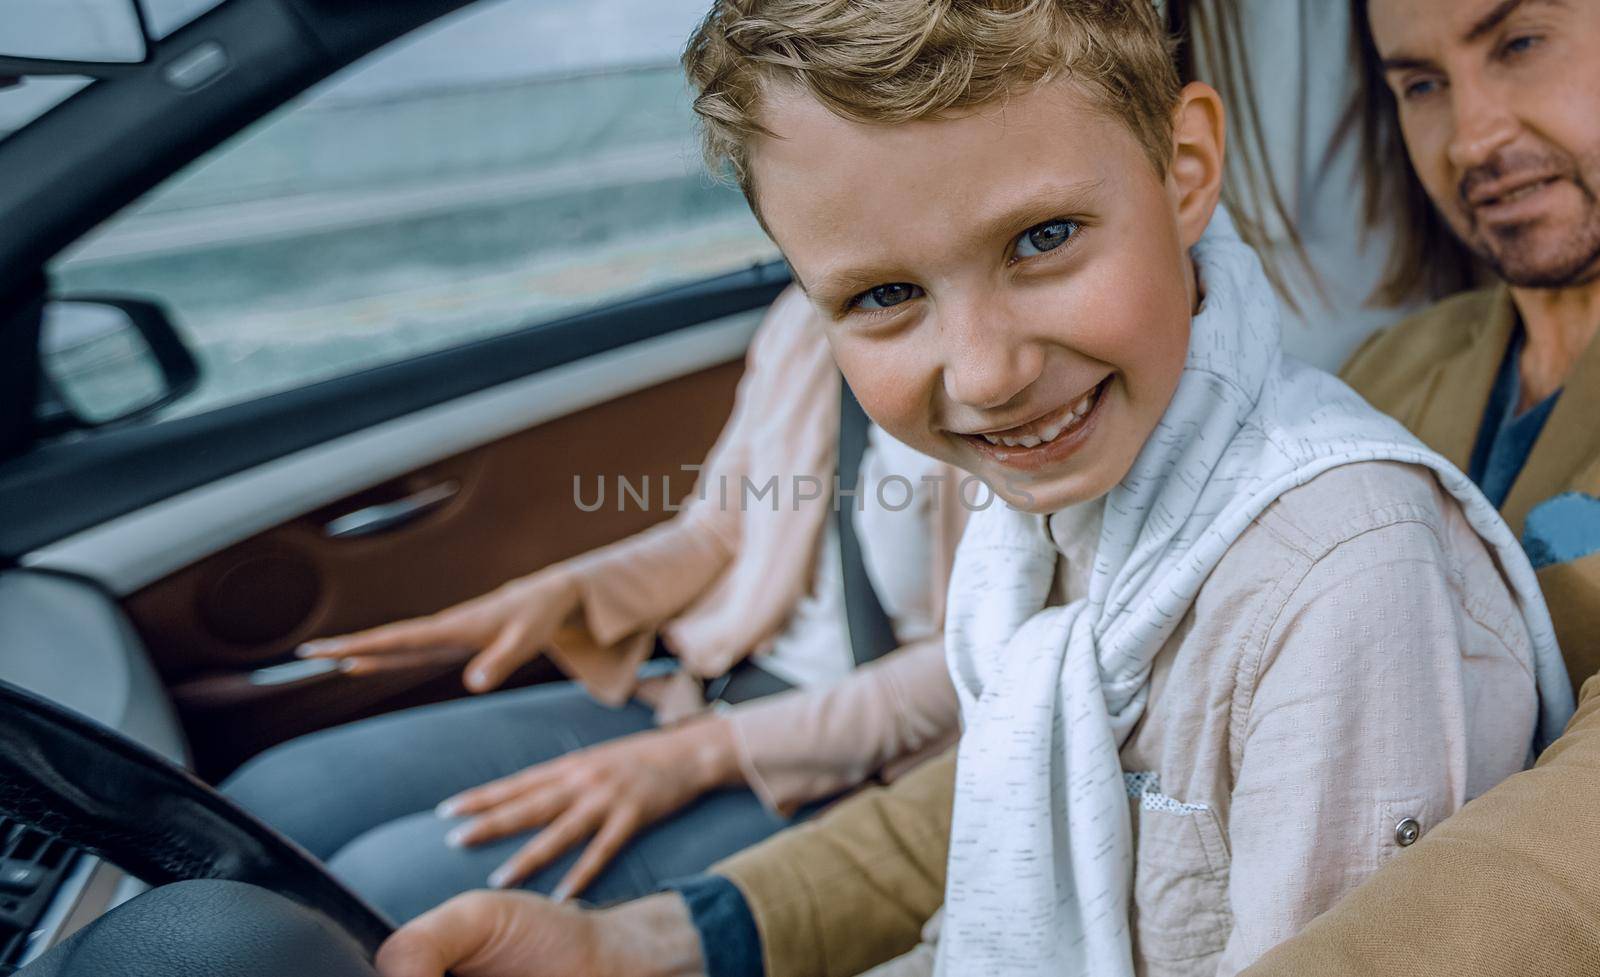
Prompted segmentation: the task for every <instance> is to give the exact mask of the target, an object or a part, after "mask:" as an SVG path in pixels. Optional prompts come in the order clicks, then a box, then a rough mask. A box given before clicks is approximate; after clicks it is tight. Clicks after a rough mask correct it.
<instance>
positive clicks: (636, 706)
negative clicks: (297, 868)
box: [222, 682, 790, 922]
mask: <svg viewBox="0 0 1600 977" xmlns="http://www.w3.org/2000/svg"><path fill="white" fill-rule="evenodd" d="M653 728H655V720H654V717H653V715H652V713H651V711H650V709H649V708H648V707H647V706H645V705H643V704H641V703H638V702H631V703H629V704H627V705H625V706H623V707H622V708H620V709H612V708H610V707H608V706H603V705H600V704H599V703H596V702H595V701H594V700H593V699H591V698H589V696H588V695H587V694H586V693H585V692H584V691H583V690H582V689H581V688H580V687H578V686H576V685H573V684H571V683H568V682H561V683H556V684H553V685H543V686H537V687H534V688H529V689H517V690H513V691H509V692H497V693H493V694H491V695H486V696H482V697H478V698H472V699H464V700H459V701H454V702H446V703H441V704H439V705H433V706H422V707H420V708H416V709H408V710H405V711H403V712H397V713H392V714H390V715H386V716H378V717H375V718H373V719H367V720H363V721H361V722H357V723H351V724H350V725H348V726H340V727H337V728H335V729H329V730H324V731H322V732H318V733H313V734H311V735H309V736H303V737H301V738H299V739H297V740H294V741H292V742H289V743H285V744H283V745H282V746H279V747H276V748H274V749H272V750H269V751H267V752H266V753H263V754H262V755H260V756H258V757H256V758H255V759H253V760H251V761H250V762H249V763H247V764H245V765H244V766H243V767H241V768H240V769H239V771H238V772H237V773H235V774H234V775H233V776H232V777H231V778H230V779H229V780H228V782H227V783H226V784H224V785H223V788H222V789H223V792H224V793H226V794H228V795H229V796H230V797H232V798H233V799H234V800H236V801H238V802H239V803H240V804H242V805H243V806H244V807H245V808H247V809H249V810H250V811H252V812H254V813H255V814H256V815H257V816H258V817H260V818H261V819H262V820H264V821H266V822H267V823H268V824H270V825H272V826H273V827H275V828H277V829H278V830H279V831H282V832H283V833H284V834H286V835H288V836H289V837H290V838H293V839H294V840H295V841H296V842H298V843H299V844H300V845H302V846H303V847H305V848H306V849H307V850H308V851H310V852H311V853H312V854H314V855H316V856H317V857H318V858H321V859H323V860H324V861H325V862H327V863H328V866H329V868H330V869H332V871H333V873H334V874H335V875H336V876H338V877H339V878H341V879H343V880H344V881H345V882H346V883H347V884H348V885H350V887H351V888H353V889H355V891H357V892H359V893H360V894H361V895H363V896H365V897H366V898H367V899H368V900H369V901H370V902H372V904H373V905H374V906H376V907H377V908H378V909H380V910H382V911H383V912H384V913H385V914H387V915H388V916H389V917H390V918H392V919H393V920H395V921H396V922H404V921H405V920H408V919H411V918H413V917H415V916H417V915H419V914H421V913H423V912H425V911H427V910H428V909H431V908H432V907H434V906H435V905H438V904H439V903H440V902H443V901H444V900H446V899H448V898H450V897H451V896H453V895H456V894H458V893H461V892H465V891H467V890H469V889H479V888H483V887H484V886H485V884H486V882H485V880H486V879H487V878H488V875H489V873H490V872H492V871H493V870H494V869H495V868H497V867H498V866H499V865H500V864H501V863H502V862H504V861H505V859H506V858H508V857H509V856H510V855H511V854H512V853H513V852H514V851H516V849H517V848H519V847H520V846H521V845H522V844H523V843H525V842H526V841H527V840H528V838H529V837H530V834H522V835H517V836H513V837H511V838H506V839H503V840H501V841H499V842H495V843H491V844H487V845H483V846H481V847H477V848H469V849H454V848H450V847H449V846H447V845H446V844H445V842H444V836H445V834H446V833H447V832H448V831H449V830H450V828H452V827H453V826H454V825H455V824H456V823H458V822H456V821H454V820H443V819H440V818H438V817H437V816H435V815H434V813H433V808H434V806H435V805H436V804H438V803H439V802H440V801H441V800H443V799H445V798H446V797H449V796H450V795H452V794H455V793H457V792H459V791H462V790H465V789H467V788H468V787H476V786H477V785H479V784H482V783H484V782H486V781H489V780H493V779H495V778H497V777H503V776H505V775H507V774H511V773H515V772H516V771H518V770H521V769H522V768H524V767H527V766H530V765H532V764H535V763H540V762H543V761H545V760H550V759H554V758H555V757H558V756H561V755H563V754H565V753H569V752H571V751H573V750H576V749H580V748H582V747H585V746H589V745H591V744H594V743H599V742H603V741H605V740H609V739H615V738H617V737H620V736H626V735H628V734H630V733H638V732H642V731H644V730H648V729H653ZM789 823H790V822H789V821H788V820H786V819H784V818H782V817H780V816H778V815H776V814H773V813H772V812H770V811H768V810H767V809H766V808H764V807H763V806H762V805H761V802H760V801H759V800H757V799H756V796H755V795H754V794H752V793H751V792H750V791H749V790H745V789H739V790H724V791H718V792H715V793H712V794H709V795H707V796H705V797H702V798H701V799H700V800H699V801H698V802H696V803H694V804H692V805H691V806H689V807H688V808H685V809H684V810H682V811H680V812H678V814H677V815H675V816H673V817H671V818H669V819H667V820H665V821H662V822H660V823H658V824H656V825H654V826H652V827H650V828H648V829H646V830H645V831H643V832H641V833H640V834H639V835H637V836H635V838H634V839H633V841H632V842H631V843H630V844H629V845H628V846H627V848H625V849H624V850H623V851H622V852H621V853H620V854H619V855H618V857H617V858H616V859H615V860H614V861H612V863H611V864H610V865H608V866H607V867H606V869H605V870H604V871H603V872H602V873H601V874H600V876H599V877H598V878H597V879H595V881H594V882H593V883H592V884H591V885H590V886H589V888H588V889H587V890H585V891H584V892H583V893H581V895H582V897H583V898H584V899H586V900H589V901H592V902H609V901H612V900H619V899H630V898H633V897H635V896H639V895H643V894H645V893H648V892H651V891H653V890H654V889H655V888H656V887H657V886H658V885H659V884H660V883H661V882H664V881H667V880H670V879H673V878H677V877H680V876H684V875H691V874H694V873H696V872H700V871H703V870H704V869H705V868H707V867H708V866H709V865H711V863H713V862H715V861H717V860H718V859H721V858H723V857H725V856H727V855H731V854H733V853H734V852H736V851H739V850H740V849H742V848H746V847H748V846H750V845H752V844H754V843H755V842H758V841H760V840H762V839H763V838H766V837H767V836H768V835H771V834H772V833H774V832H776V831H777V830H779V829H780V828H783V827H784V826H786V825H787V824H789ZM580 852H581V848H574V849H572V850H570V851H568V852H566V853H565V854H564V855H563V856H562V857H561V858H559V859H557V860H556V861H555V862H554V863H552V864H550V865H548V866H546V867H545V868H544V869H543V870H542V871H539V872H536V873H534V875H533V877H532V878H530V879H528V880H527V882H525V883H524V887H525V888H527V889H530V890H533V891H535V892H546V893H547V892H549V891H550V890H551V889H553V888H555V886H556V884H557V883H558V882H559V881H560V880H561V876H562V875H563V874H564V873H565V872H566V870H567V869H568V868H569V867H570V866H571V865H572V863H573V862H574V861H575V860H576V859H577V857H578V855H579V853H580Z"/></svg>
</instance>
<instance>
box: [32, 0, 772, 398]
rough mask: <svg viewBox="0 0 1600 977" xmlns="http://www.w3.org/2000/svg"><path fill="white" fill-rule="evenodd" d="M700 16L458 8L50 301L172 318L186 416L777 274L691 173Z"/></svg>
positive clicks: (238, 149) (326, 96)
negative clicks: (118, 300) (688, 285)
mask: <svg viewBox="0 0 1600 977" xmlns="http://www.w3.org/2000/svg"><path fill="white" fill-rule="evenodd" d="M702 8H703V0H626V2H621V0H509V2H503V3H496V4H490V5H486V6H483V5H480V6H474V7H472V8H469V9H467V10H466V11H463V12H461V13H460V14H457V15H456V16H454V17H452V18H449V19H447V20H446V21H442V22H440V23H438V24H435V25H433V26H432V27H431V28H428V29H425V30H424V31H423V32H419V33H418V34H416V35H413V36H412V37H410V38H407V39H403V40H402V41H400V42H398V43H397V44H396V45H392V46H391V47H390V48H387V49H385V50H383V51H380V52H378V53H377V54H375V55H374V56H373V57H371V58H369V59H367V60H366V61H365V62H363V63H360V64H358V65H356V66H354V67H353V68H351V69H349V70H347V71H346V72H344V73H343V74H341V75H340V76H337V77H336V78H333V79H330V80H329V82H327V83H325V84H323V85H321V86H319V87H318V88H317V89H316V90H314V91H312V92H309V93H307V94H306V95H305V96H304V97H302V98H300V99H298V100H296V101H295V102H294V103H292V104H291V105H289V106H286V107H284V108H283V109H280V110H279V111H278V112H276V113H274V114H273V115H272V116H270V117H268V118H267V119H266V120H263V121H262V122H260V123H258V124H256V125H254V126H253V127H251V128H249V129H247V130H246V131H245V133H244V134H242V135H241V136H240V137H236V138H235V139H234V140H232V141H231V142H229V143H227V144H225V145H224V146H222V147H220V148H219V149H218V150H216V151H214V152H213V153H211V154H210V155H209V156H208V157H206V158H203V159H201V160H200V161H198V162H197V163H196V164H194V165H192V166H191V167H189V168H188V169H187V170H186V171H184V172H182V173H180V174H179V175H178V176H177V177H176V178H174V179H172V180H170V181H168V183H167V184H166V185H165V186H163V187H161V188H158V190H157V191H156V192H154V193H152V194H150V195H148V196H147V197H146V198H145V199H144V200H142V201H140V202H139V203H138V204H136V205H135V206H134V207H133V208H131V209H130V210H128V211H126V212H124V213H123V214H122V215H119V216H118V217H117V218H114V219H113V220H111V221H109V222H108V223H107V224H106V225H105V226H103V227H102V228H101V229H100V230H99V231H97V232H96V233H94V234H92V235H90V236H89V237H88V238H86V239H85V240H84V241H83V242H81V243H80V245H79V246H78V247H77V248H76V249H75V250H73V251H72V252H70V253H69V254H68V255H66V256H65V257H64V259H63V260H61V261H59V262H58V263H57V264H56V266H55V267H54V268H53V269H52V273H53V278H54V282H55V291H56V293H57V294H58V295H62V296H70V295H72V294H75V293H76V294H85V293H89V294H106V293H110V294H132V295H137V296H141V297H146V298H151V299H154V300H156V301H158V302H160V303H162V304H163V305H164V306H166V308H167V311H168V312H169V314H170V315H171V317H172V319H173V321H174V322H175V324H176V325H177V327H178V328H179V329H180V331H181V332H182V333H183V335H184V337H185V339H186V340H187V342H188V343H189V344H190V346H191V347H192V348H193V349H194V351H195V353H196V356H197V358H198V359H199V360H200V362H201V368H202V373H203V379H202V384H201V388H200V389H199V390H198V391H197V392H196V394H194V395H191V396H190V397H188V398H185V399H184V400H183V401H180V402H179V403H178V404H176V405H174V407H172V408H169V409H168V413H167V414H166V415H164V416H172V414H173V413H192V412H196V411H200V410H205V409H209V408H212V407H215V406H219V405H222V404H226V403H230V402H237V401H240V400H243V399H248V398H253V397H257V396H261V395H264V394H268V393H271V392H275V391H279V390H283V389H287V388H290V387H294V386H298V385H301V384H305V383H309V382H313V381H316V380H321V379H326V378H330V377H334V376H338V375H340V374H343V373H348V372H351V371H354V370H359V369H363V368H366V367H371V366H375V365H379V364H382V363H387V362H393V361H395V360H398V359H402V358H406V357H410V356H415V355H417V354H419V353H422V352H425V351H428V350H433V349H438V348H440V347H444V346H448V345H453V344H458V343H462V342H465V341H469V340H472V339H475V338H480V337H484V336H488V335H493V334H496V333H503V332H506V331H508V330H513V329H517V328H521V327H525V326H530V325H536V324H537V323H538V322H541V321H546V320H549V319H551V318H554V317H558V316H561V315H565V314H570V313H573V312H576V311H580V310H583V309H588V308H595V307H598V306H602V305H606V304H610V303H613V302H615V301H618V300H620V299H622V298H625V297H628V296H632V295H636V294H639V293H641V292H646V291H651V290H654V289H657V288H661V287H665V286H668V285H671V284H678V283H683V282H687V281H693V280H698V279H703V278H707V277H710V276H713V275H716V274H721V273H725V272H728V271H732V270H735V269H738V268H742V267H746V266H748V265H750V264H751V263H754V262H757V261H764V260H770V259H772V258H775V257H776V256H777V252H776V249H775V248H774V247H773V246H772V244H771V243H770V242H769V241H768V240H767V238H766V237H765V235H764V234H763V233H762V232H761V230H760V228H759V226H758V225H757V224H756V222H755V220H754V219H753V218H752V217H751V216H750V214H749V211H748V208H747V207H746V206H745V204H744V201H743V199H742V198H741V196H740V195H739V193H738V192H737V191H736V190H735V189H732V188H730V187H728V186H725V185H722V184H720V183H717V182H715V181H713V180H711V179H710V178H709V177H708V176H707V174H706V173H705V171H704V166H703V164H702V163H701V161H700V157H699V151H698V147H697V145H696V134H695V127H694V116H693V113H692V111H691V109H690V96H689V93H688V91H687V89H686V86H685V84H684V81H683V79H682V72H681V69H680V68H679V66H678V61H677V59H678V55H679V52H680V51H681V48H682V45H683V43H684V41H685V40H686V39H687V37H688V35H689V33H690V31H691V30H692V29H693V27H694V24H695V22H696V19H697V18H698V17H699V16H700V15H701V14H702V13H703V10H702Z"/></svg>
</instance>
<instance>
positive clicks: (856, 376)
mask: <svg viewBox="0 0 1600 977" xmlns="http://www.w3.org/2000/svg"><path fill="white" fill-rule="evenodd" d="M874 345H877V344H874V343H871V342H870V341H863V340H859V339H839V338H835V339H834V340H833V351H834V357H835V358H836V359H837V360H838V363H839V369H840V370H841V371H842V372H843V373H844V375H845V376H846V377H847V378H849V380H850V389H851V390H853V391H854V392H855V395H856V398H857V399H858V400H859V401H860V402H861V406H862V409H864V410H865V411H866V412H867V413H868V414H869V415H871V416H872V418H873V420H874V421H876V423H877V424H878V426H879V427H881V428H883V429H884V430H885V431H887V432H889V433H890V434H892V435H893V436H894V437H895V438H897V439H899V440H900V441H902V442H904V443H906V444H908V445H910V446H911V447H913V448H917V449H919V450H922V451H924V452H929V451H930V449H931V447H932V446H933V443H932V441H931V440H930V434H931V431H932V429H933V427H936V426H937V421H936V419H935V418H934V417H933V415H932V411H931V409H930V408H931V402H930V387H929V384H930V383H931V382H932V378H933V373H934V371H933V370H932V367H930V366H929V365H928V364H926V363H924V362H922V359H921V358H919V357H918V355H917V353H916V351H915V350H914V349H910V348H905V347H903V346H902V344H899V343H887V344H883V348H881V349H874V348H871V347H872V346H874ZM908 345H909V344H908Z"/></svg>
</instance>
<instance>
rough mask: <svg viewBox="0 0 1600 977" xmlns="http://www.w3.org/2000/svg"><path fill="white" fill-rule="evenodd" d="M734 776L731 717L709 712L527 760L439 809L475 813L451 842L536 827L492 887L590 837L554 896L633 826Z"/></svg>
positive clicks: (609, 854)
mask: <svg viewBox="0 0 1600 977" xmlns="http://www.w3.org/2000/svg"><path fill="white" fill-rule="evenodd" d="M742 779H743V775H742V773H741V772H740V769H739V762H738V756H737V752H736V749H735V747H734V738H733V730H732V728H731V726H730V725H729V724H728V723H727V722H725V721H723V720H722V719H719V718H717V717H710V716H707V717H702V718H698V719H693V720H690V721H688V722H685V723H683V724H681V725H678V726H673V727H669V728H667V729H660V730H651V731H650V732H647V733H636V734H634V735H632V736H624V737H622V738H621V739H617V740H612V741H610V742H608V743H601V744H599V745H597V746H591V747H589V748H587V749H583V750H577V751H575V752H573V753H569V754H567V755H566V756H564V757H560V758H559V759H555V760H550V761H548V762H546V763H541V764H538V765H537V766H533V767H529V768H528V769H526V770H523V771H521V772H520V773H515V774H512V775H511V776H509V777H503V778H501V779H500V780H495V781H491V782H489V783H487V784H484V785H483V786H482V787H477V788H474V789H472V790H469V791H466V792H464V793H461V794H457V795H456V796H454V797H452V798H450V799H449V800H446V801H445V802H444V803H442V804H440V805H439V813H440V814H441V815H443V816H446V817H452V816H459V815H475V816H474V817H473V818H472V820H470V821H468V822H466V823H465V824H463V825H461V826H460V827H458V828H456V829H455V830H454V831H452V832H451V833H450V836H449V841H450V844H452V845H479V844H483V843H484V842H488V841H494V840H496V839H499V838H504V837H506V836H507V835H511V834H516V833H518V832H521V831H527V830H530V829H533V828H543V829H544V830H542V831H540V832H539V833H538V834H536V835H534V837H533V838H532V839H530V840H529V841H528V843H527V844H525V845H523V846H522V848H521V849H519V850H518V851H517V853H516V854H515V855H512V856H511V858H510V859H508V860H507V861H506V863H505V864H504V865H502V866H500V867H499V868H498V869H496V870H495V871H494V874H492V875H490V876H489V884H490V885H492V886H494V887H495V888H509V887H511V886H514V885H517V884H518V883H520V882H521V881H522V880H523V879H525V878H527V877H528V876H529V875H531V874H532V873H534V872H536V871H538V870H539V869H540V868H542V867H543V866H545V865H547V864H549V863H550V862H551V861H552V860H553V859H555V858H556V857H557V856H558V855H560V854H561V853H562V852H564V851H566V850H567V849H569V848H571V847H572V846H573V845H576V844H578V843H580V842H581V841H583V840H584V839H585V838H592V839H593V840H591V841H590V842H589V844H588V847H586V848H585V849H584V851H583V855H582V856H581V857H579V859H578V860H577V862H576V863H575V864H574V865H573V866H572V868H571V869H570V870H569V871H568V872H567V874H566V876H565V877H564V878H563V879H562V880H561V884H560V885H558V886H557V887H556V888H555V891H554V893H553V896H554V898H555V899H557V900H562V899H566V898H568V897H571V896H574V895H577V894H578V893H580V892H582V891H583V890H584V889H585V888H586V887H587V886H588V885H589V883H590V882H592V881H594V878H595V876H597V875H599V874H600V870H601V869H603V868H605V866H606V864H607V863H608V862H610V861H611V859H612V858H613V857H615V856H616V854H617V852H618V851H620V850H621V849H622V846H623V845H625V844H627V843H628V840H629V839H630V838H632V837H633V836H634V835H635V834H637V833H638V832H639V831H640V830H642V829H644V828H645V827H648V826H649V825H651V824H653V823H655V822H656V821H659V820H661V819H662V818H664V817H666V816H667V815H669V814H672V813H673V812H675V811H677V810H679V809H680V808H682V807H684V806H685V805H687V804H688V803H690V802H691V801H693V800H695V799H696V798H698V797H699V796H700V795H701V794H704V793H705V792H707V791H709V790H713V789H715V788H718V787H723V786H727V785H729V784H735V783H739V782H740V781H741V780H742Z"/></svg>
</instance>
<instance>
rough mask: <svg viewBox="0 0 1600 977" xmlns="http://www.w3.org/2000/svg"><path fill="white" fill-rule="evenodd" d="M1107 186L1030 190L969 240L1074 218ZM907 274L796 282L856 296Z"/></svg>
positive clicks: (863, 273)
mask: <svg viewBox="0 0 1600 977" xmlns="http://www.w3.org/2000/svg"><path fill="white" fill-rule="evenodd" d="M1104 182H1105V181H1104V180H1098V179H1095V180H1082V181H1079V182H1077V183H1053V184H1047V185H1045V186H1040V187H1033V188H1030V189H1029V190H1028V192H1027V193H1026V194H1019V195H1018V199H1017V201H1016V202H1015V203H1012V204H1010V205H1008V206H1006V207H1005V208H1004V210H1002V211H1001V212H1000V213H999V214H997V215H995V216H994V217H991V218H988V219H986V220H984V221H983V223H981V224H979V225H978V230H977V231H976V232H975V233H974V234H973V235H972V237H971V239H970V240H971V241H972V242H974V244H976V243H977V242H987V241H991V240H993V239H994V238H996V237H999V236H1000V235H1002V234H1004V235H1006V236H1008V237H1009V236H1011V235H1014V234H1017V233H1020V232H1021V231H1024V230H1026V229H1028V228H1030V227H1032V226H1034V225H1035V224H1039V223H1042V222H1044V221H1047V220H1051V219H1052V218H1056V217H1071V216H1072V214H1073V212H1074V211H1075V210H1078V209H1079V208H1081V207H1083V205H1084V200H1085V198H1086V197H1088V196H1089V195H1090V194H1092V193H1094V192H1095V191H1096V190H1098V189H1100V187H1101V185H1102V184H1104ZM904 274H905V272H904V269H901V270H898V271H896V270H890V269H887V268H874V267H872V266H870V265H864V266H861V267H857V268H843V269H840V270H838V271H829V272H825V273H824V274H822V275H819V276H817V278H816V280H815V281H812V282H810V283H809V284H808V283H806V282H802V281H800V276H799V275H798V274H796V275H795V281H796V282H797V283H798V284H799V285H800V289H801V291H804V292H806V293H807V294H808V295H809V294H820V295H823V296H833V295H840V294H849V295H855V294H856V293H858V292H863V291H865V290H867V289H869V288H873V287H875V286H878V285H887V284H892V283H893V282H896V281H899V280H900V279H898V278H895V277H894V276H896V275H901V276H903V275H904Z"/></svg>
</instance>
